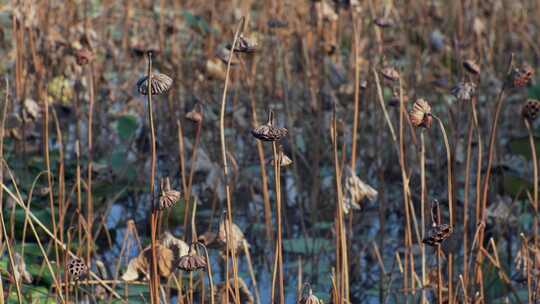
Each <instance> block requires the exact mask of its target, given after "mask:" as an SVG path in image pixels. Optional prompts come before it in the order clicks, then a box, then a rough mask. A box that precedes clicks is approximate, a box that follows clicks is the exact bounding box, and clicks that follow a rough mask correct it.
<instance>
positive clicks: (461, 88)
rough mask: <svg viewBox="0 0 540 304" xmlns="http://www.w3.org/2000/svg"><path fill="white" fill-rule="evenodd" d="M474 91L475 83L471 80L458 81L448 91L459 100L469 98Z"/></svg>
mask: <svg viewBox="0 0 540 304" xmlns="http://www.w3.org/2000/svg"><path fill="white" fill-rule="evenodd" d="M475 91H476V84H474V83H473V82H460V83H458V84H457V85H456V86H454V87H453V88H452V89H451V90H450V93H452V95H454V96H455V97H456V98H457V99H459V100H464V101H465V100H471V99H472V97H473V96H474V93H475Z"/></svg>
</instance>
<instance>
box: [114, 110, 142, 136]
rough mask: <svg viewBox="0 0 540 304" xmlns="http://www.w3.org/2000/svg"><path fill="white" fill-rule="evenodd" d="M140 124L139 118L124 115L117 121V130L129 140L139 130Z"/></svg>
mask: <svg viewBox="0 0 540 304" xmlns="http://www.w3.org/2000/svg"><path fill="white" fill-rule="evenodd" d="M138 126H139V124H138V122H137V118H136V117H135V116H133V115H124V116H122V117H120V118H118V120H117V121H116V132H117V133H118V136H119V137H120V139H122V140H128V139H130V138H131V137H133V135H135V131H137V128H138Z"/></svg>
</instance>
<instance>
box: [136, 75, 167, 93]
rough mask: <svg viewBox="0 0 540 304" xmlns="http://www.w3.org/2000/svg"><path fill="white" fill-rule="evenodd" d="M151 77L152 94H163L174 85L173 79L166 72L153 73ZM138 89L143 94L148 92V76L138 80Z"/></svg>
mask: <svg viewBox="0 0 540 304" xmlns="http://www.w3.org/2000/svg"><path fill="white" fill-rule="evenodd" d="M151 78H152V80H151V83H150V88H151V90H152V95H161V94H163V93H165V92H167V91H168V90H169V89H170V88H171V86H172V82H173V80H172V79H171V77H169V76H167V75H165V74H160V73H157V74H152V75H151ZM137 89H138V90H139V93H141V94H142V95H147V94H148V92H147V91H148V76H144V77H142V78H141V79H139V81H137Z"/></svg>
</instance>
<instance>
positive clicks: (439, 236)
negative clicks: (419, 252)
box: [422, 224, 454, 247]
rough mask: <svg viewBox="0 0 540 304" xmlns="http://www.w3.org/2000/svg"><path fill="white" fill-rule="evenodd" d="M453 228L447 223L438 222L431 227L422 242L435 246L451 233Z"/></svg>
mask: <svg viewBox="0 0 540 304" xmlns="http://www.w3.org/2000/svg"><path fill="white" fill-rule="evenodd" d="M453 231H454V229H453V228H452V227H451V226H449V225H447V224H439V225H436V226H434V227H432V228H431V230H430V231H429V234H428V236H426V237H425V238H424V239H423V240H422V242H423V243H424V244H427V245H429V246H433V247H435V246H437V245H438V244H441V243H442V242H443V241H444V240H446V239H447V238H449V237H450V235H452V232H453Z"/></svg>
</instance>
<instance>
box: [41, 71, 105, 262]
mask: <svg viewBox="0 0 540 304" xmlns="http://www.w3.org/2000/svg"><path fill="white" fill-rule="evenodd" d="M86 77H87V82H88V86H89V92H88V93H89V99H88V126H87V128H88V136H87V137H88V146H87V150H88V166H87V173H86V178H87V180H86V191H87V192H86V225H87V229H86V265H88V267H91V265H92V251H93V236H92V226H93V223H94V203H93V197H92V172H93V169H92V166H93V165H92V162H93V157H94V145H93V135H92V130H93V117H94V98H95V97H94V68H93V64H92V62H90V63H89V65H88V70H87V75H86ZM50 193H52V190H51V191H50Z"/></svg>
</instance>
